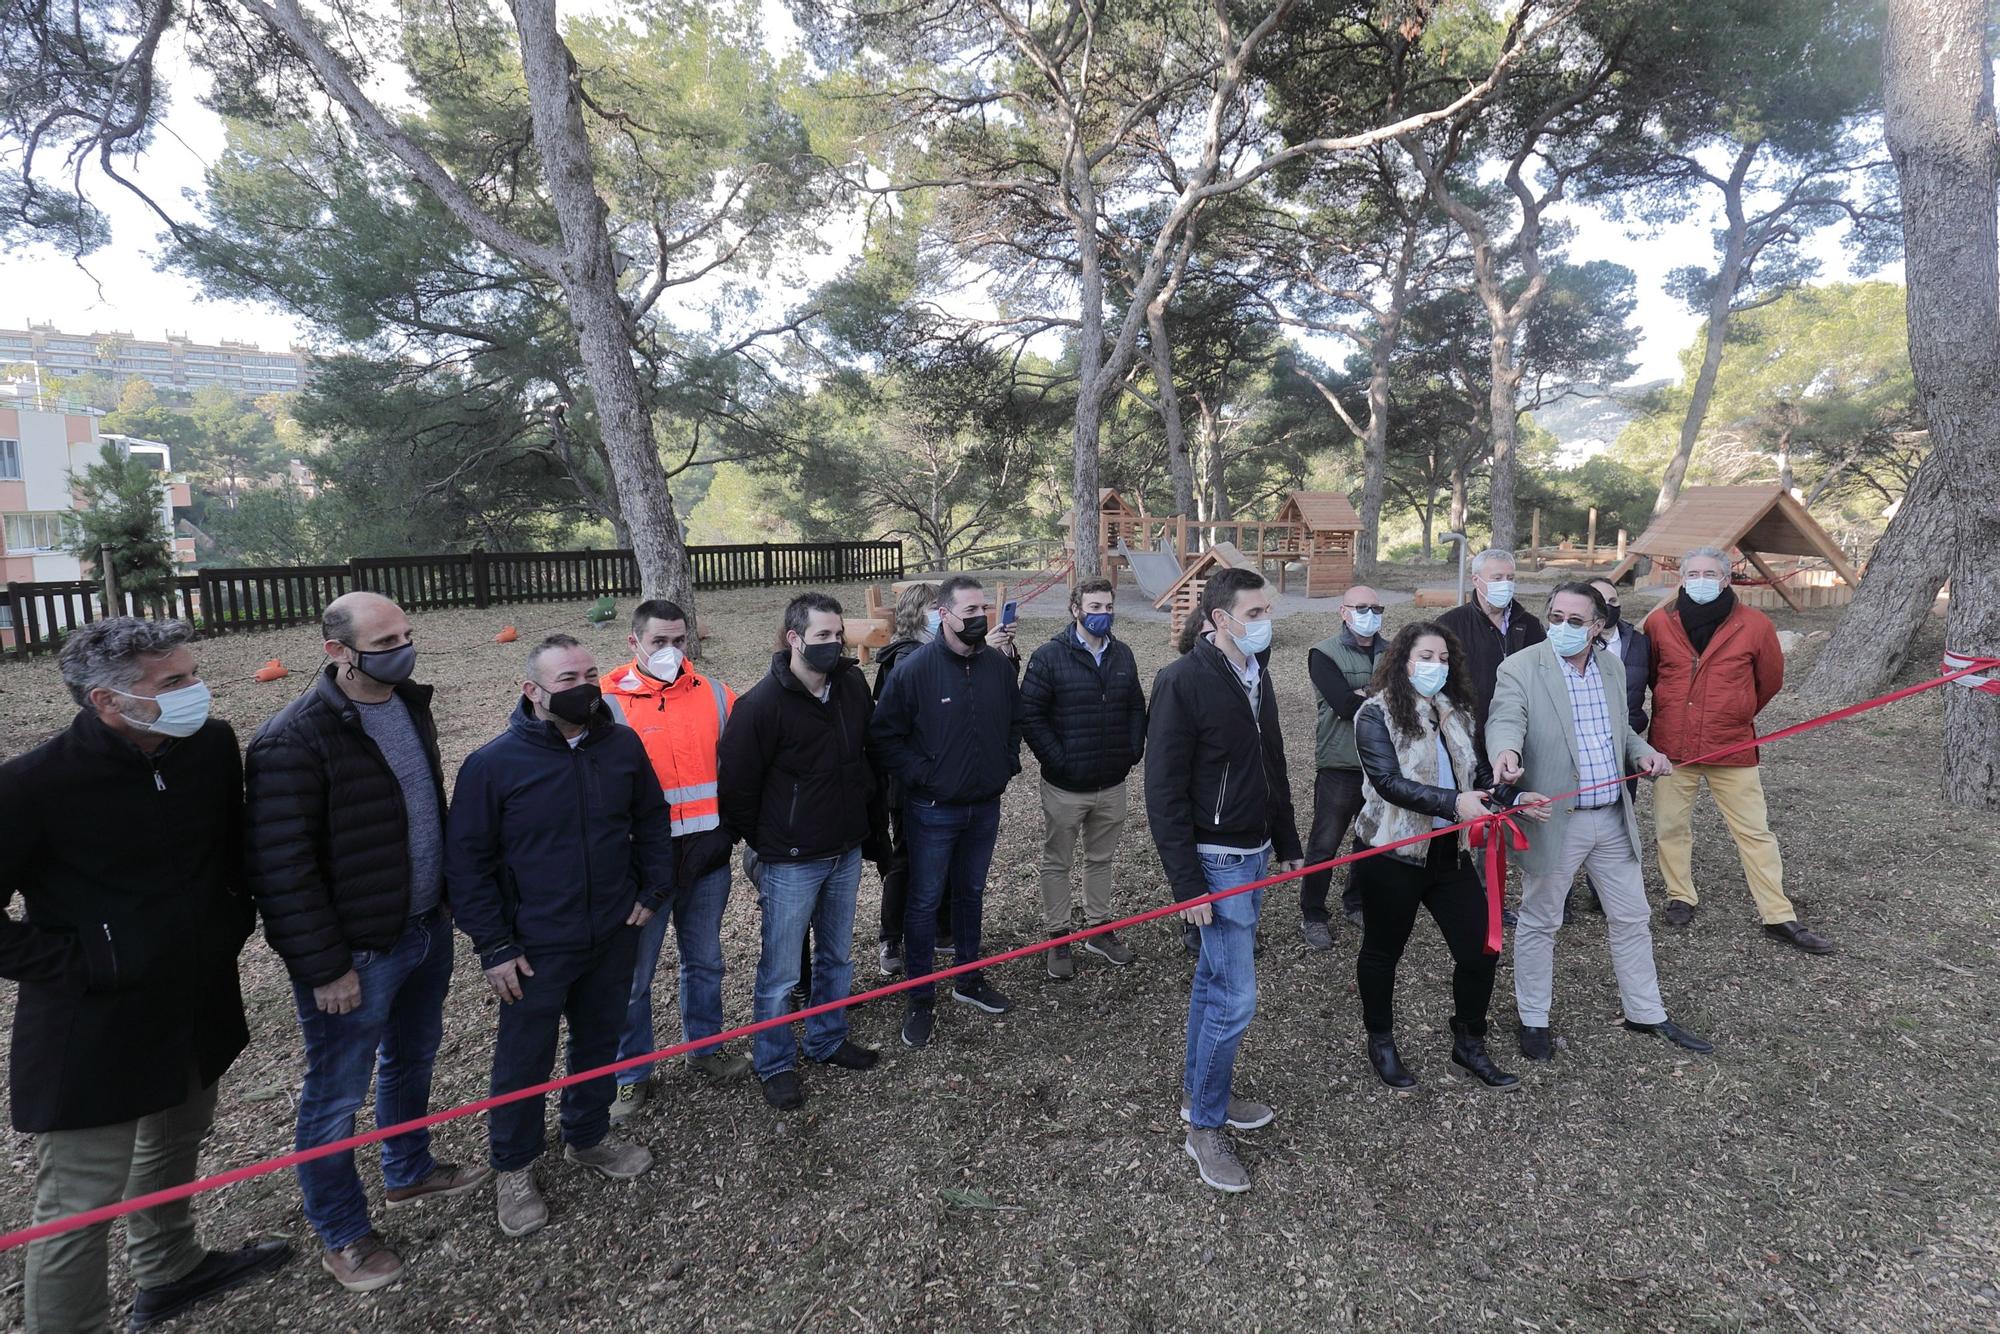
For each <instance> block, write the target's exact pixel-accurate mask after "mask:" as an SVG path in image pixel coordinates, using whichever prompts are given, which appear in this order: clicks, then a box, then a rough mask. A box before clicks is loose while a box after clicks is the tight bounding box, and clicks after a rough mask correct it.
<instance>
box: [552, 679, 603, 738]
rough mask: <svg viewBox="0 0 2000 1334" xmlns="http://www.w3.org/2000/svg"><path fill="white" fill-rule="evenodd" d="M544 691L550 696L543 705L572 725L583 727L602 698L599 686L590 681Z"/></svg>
mask: <svg viewBox="0 0 2000 1334" xmlns="http://www.w3.org/2000/svg"><path fill="white" fill-rule="evenodd" d="M542 693H543V694H545V695H547V696H548V699H547V701H546V702H545V703H544V704H543V705H542V707H543V708H545V709H547V710H548V711H549V712H550V713H552V714H554V715H555V716H556V717H558V718H560V719H562V720H563V721H564V722H566V723H568V724H569V725H570V726H572V727H582V726H583V725H584V724H585V723H587V722H589V721H590V715H591V714H592V713H593V712H595V711H596V709H597V701H598V700H599V699H600V698H601V695H600V693H599V691H598V689H597V686H596V685H595V684H594V683H593V682H590V681H585V682H584V683H583V684H582V685H580V686H571V687H570V688H569V689H568V690H544V691H543V692H542Z"/></svg>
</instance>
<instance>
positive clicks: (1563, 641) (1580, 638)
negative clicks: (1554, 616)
mask: <svg viewBox="0 0 2000 1334" xmlns="http://www.w3.org/2000/svg"><path fill="white" fill-rule="evenodd" d="M1589 642H1590V627H1589V626H1587V625H1571V624H1570V623H1569V622H1568V621H1564V622H1563V623H1562V624H1560V625H1552V626H1550V627H1549V643H1550V644H1551V645H1552V646H1554V648H1555V651H1556V653H1557V655H1558V656H1560V657H1564V658H1574V657H1575V656H1576V655H1577V654H1579V653H1581V652H1583V646H1584V645H1585V644H1588V643H1589Z"/></svg>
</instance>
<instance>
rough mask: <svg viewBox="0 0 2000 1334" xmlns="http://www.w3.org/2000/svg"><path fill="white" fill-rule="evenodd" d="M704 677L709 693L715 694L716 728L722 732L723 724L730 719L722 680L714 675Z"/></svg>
mask: <svg viewBox="0 0 2000 1334" xmlns="http://www.w3.org/2000/svg"><path fill="white" fill-rule="evenodd" d="M703 679H704V680H706V681H707V682H708V691H709V693H710V694H712V695H714V696H715V730H716V731H718V732H720V731H721V730H722V725H723V724H724V723H726V722H728V721H729V704H728V702H727V699H726V697H725V696H724V695H723V693H722V682H720V681H718V680H716V679H715V678H714V677H712V676H709V677H704V678H703Z"/></svg>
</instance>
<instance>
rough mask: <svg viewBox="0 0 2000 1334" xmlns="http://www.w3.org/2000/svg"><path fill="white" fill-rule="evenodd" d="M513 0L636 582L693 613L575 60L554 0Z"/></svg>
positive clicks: (566, 285) (568, 294) (571, 296)
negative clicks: (636, 361)
mask: <svg viewBox="0 0 2000 1334" xmlns="http://www.w3.org/2000/svg"><path fill="white" fill-rule="evenodd" d="M512 8H513V12H514V25H515V28H516V29H517V30H518V32H519V35H520V42H521V69H522V75H523V77H524V79H525V81H526V83H527V87H528V110H529V115H530V121H531V124H532V126H533V130H534V140H535V151H536V153H537V154H538V155H539V156H540V157H541V160H542V170H543V173H544V175H545V176H546V177H547V180H548V188H549V200H550V203H551V204H552V205H553V208H554V212H555V215H556V223H557V226H558V228H559V229H560V231H561V233H562V263H561V274H560V282H561V284H562V289H563V296H564V298H565V302H566V304H567V305H568V307H569V314H570V320H571V322H572V323H573V324H574V325H575V326H576V333H577V348H578V351H579V352H580V353H581V355H582V359H583V365H584V371H585V373H586V374H587V375H588V376H589V378H590V387H591V393H592V395H593V396H594V397H595V399H596V402H597V421H598V433H599V435H600V437H601V438H602V439H603V441H604V452H605V457H606V458H607V459H608V460H609V462H610V464H611V473H612V477H613V479H614V483H615V486H616V489H617V494H618V502H619V510H620V512H621V513H622V515H623V516H624V519H625V522H626V525H627V526H628V527H629V528H630V529H631V534H632V538H631V540H632V553H633V555H634V557H636V559H637V561H638V565H639V582H640V586H641V588H642V590H643V593H644V595H645V596H646V597H648V598H670V599H672V600H673V601H675V602H677V603H679V604H680V605H681V606H682V607H683V608H685V609H686V611H687V613H688V615H689V617H690V618H692V617H693V616H694V615H695V600H694V583H693V580H692V578H691V571H690V570H689V568H688V559H687V548H686V546H685V545H684V543H683V540H682V536H681V525H680V519H679V518H678V517H677V516H676V515H675V514H674V500H673V493H672V492H671V491H670V490H669V489H668V486H667V474H666V470H665V469H663V468H662V467H661V466H660V455H659V450H658V448H657V447H656V446H655V444H654V442H653V425H652V417H651V414H650V413H649V412H648V410H647V405H646V400H645V396H644V394H643V393H642V392H641V389H640V385H639V374H638V371H637V369H636V368H635V366H634V364H633V345H632V326H631V323H630V320H629V312H628V311H627V309H626V306H625V303H624V301H623V300H622V299H620V297H619V294H618V269H617V262H616V259H615V257H614V255H613V253H612V247H611V233H610V231H609V229H608V228H607V226H606V224H605V212H606V211H605V207H604V201H603V200H602V199H600V198H599V197H598V194H597V182H596V178H595V174H594V171H593V164H592V161H591V149H590V136H589V134H588V133H587V132H586V131H585V128H584V124H583V108H582V104H581V102H580V100H579V97H578V93H577V86H576V80H575V62H574V61H573V60H572V59H571V58H570V52H569V48H568V47H567V46H566V45H564V44H563V40H562V35H561V32H560V30H559V28H558V26H557V22H556V6H555V0H512ZM698 648H699V646H698V645H697V644H695V643H692V642H691V643H690V644H689V646H688V649H689V656H690V657H693V656H696V654H697V651H698Z"/></svg>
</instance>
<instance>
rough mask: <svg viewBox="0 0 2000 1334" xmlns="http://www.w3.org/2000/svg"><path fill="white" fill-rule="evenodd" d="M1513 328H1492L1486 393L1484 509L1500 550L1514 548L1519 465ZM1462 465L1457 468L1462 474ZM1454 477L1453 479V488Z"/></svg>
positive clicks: (1517, 379) (1461, 524)
mask: <svg viewBox="0 0 2000 1334" xmlns="http://www.w3.org/2000/svg"><path fill="white" fill-rule="evenodd" d="M1515 332H1516V329H1515V328H1514V327H1509V328H1507V329H1505V330H1504V331H1502V330H1500V329H1495V330H1494V333H1493V352H1492V371H1491V374H1492V377H1493V383H1492V386H1491V388H1490V390H1489V391H1488V392H1489V403H1490V406H1489V408H1488V409H1487V413H1488V416H1489V418H1490V420H1489V421H1488V422H1487V428H1486V429H1487V436H1488V441H1489V443H1490V444H1491V446H1492V449H1493V488H1492V495H1491V498H1490V499H1489V501H1488V502H1487V503H1488V506H1489V508H1490V509H1491V511H1492V516H1491V521H1492V529H1493V542H1492V545H1494V546H1496V547H1498V548H1500V549H1501V550H1502V551H1512V550H1513V549H1514V537H1515V530H1516V528H1517V527H1518V525H1517V524H1516V523H1515V521H1514V476H1515V469H1516V468H1517V467H1518V466H1519V462H1520V460H1519V457H1518V455H1517V453H1516V448H1517V446H1518V445H1519V443H1520V439H1521V410H1520V408H1519V407H1518V406H1516V405H1517V404H1518V402H1519V399H1520V392H1521V370H1520V367H1519V366H1518V365H1517V364H1516V363H1515V356H1514V336H1515ZM1463 471H1464V469H1463V465H1461V467H1460V474H1461V475H1462V473H1463ZM1456 486H1457V478H1456V477H1455V478H1454V489H1456ZM1458 524H1459V529H1458V531H1459V532H1461V533H1462V532H1464V531H1465V527H1464V524H1465V519H1464V516H1463V515H1461V516H1459V518H1458Z"/></svg>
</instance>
